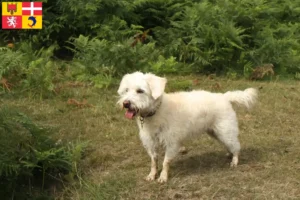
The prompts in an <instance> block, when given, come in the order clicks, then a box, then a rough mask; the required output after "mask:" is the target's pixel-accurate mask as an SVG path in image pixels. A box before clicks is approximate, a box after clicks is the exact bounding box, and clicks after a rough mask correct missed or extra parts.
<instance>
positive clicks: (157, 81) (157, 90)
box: [145, 73, 167, 99]
mask: <svg viewBox="0 0 300 200" xmlns="http://www.w3.org/2000/svg"><path fill="white" fill-rule="evenodd" d="M145 77H146V81H147V82H148V84H149V86H150V90H151V94H152V97H153V98H154V99H157V98H158V97H160V96H161V95H162V94H163V93H164V91H165V87H166V83H167V79H166V78H161V77H158V76H155V75H154V74H150V73H148V74H145Z"/></svg>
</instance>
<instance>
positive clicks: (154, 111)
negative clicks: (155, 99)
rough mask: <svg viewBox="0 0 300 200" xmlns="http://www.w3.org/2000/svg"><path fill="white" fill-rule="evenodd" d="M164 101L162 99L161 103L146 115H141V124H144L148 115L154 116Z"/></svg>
mask: <svg viewBox="0 0 300 200" xmlns="http://www.w3.org/2000/svg"><path fill="white" fill-rule="evenodd" d="M161 103H162V100H160V102H159V104H158V105H157V106H156V107H155V110H153V111H151V112H149V113H147V114H146V115H140V121H141V125H142V126H143V124H144V120H145V118H147V117H152V116H153V115H155V113H156V111H157V110H158V109H159V107H160V105H161Z"/></svg>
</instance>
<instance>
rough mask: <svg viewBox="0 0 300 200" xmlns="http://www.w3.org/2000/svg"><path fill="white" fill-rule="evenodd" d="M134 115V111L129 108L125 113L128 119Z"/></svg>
mask: <svg viewBox="0 0 300 200" xmlns="http://www.w3.org/2000/svg"><path fill="white" fill-rule="evenodd" d="M133 115H134V112H132V111H129V110H127V111H126V113H125V117H126V118H128V119H132V118H133Z"/></svg>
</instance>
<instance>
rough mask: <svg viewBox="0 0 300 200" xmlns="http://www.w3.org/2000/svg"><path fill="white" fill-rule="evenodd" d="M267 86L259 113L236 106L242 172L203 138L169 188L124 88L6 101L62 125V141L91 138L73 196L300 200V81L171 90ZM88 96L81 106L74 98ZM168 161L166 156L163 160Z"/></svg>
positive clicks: (181, 80) (189, 82)
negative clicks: (151, 175) (121, 93)
mask: <svg viewBox="0 0 300 200" xmlns="http://www.w3.org/2000/svg"><path fill="white" fill-rule="evenodd" d="M247 87H257V88H260V90H259V91H260V96H259V103H258V105H257V107H256V108H255V109H254V110H252V111H251V112H246V111H245V110H244V109H241V108H236V110H237V113H238V117H239V127H240V140H241V145H242V152H241V157H240V164H239V166H238V167H237V168H236V169H230V168H229V162H230V160H228V159H227V158H226V156H225V150H224V149H223V147H222V146H221V145H220V144H219V143H217V142H216V141H214V140H212V139H211V138H209V137H208V136H207V135H203V136H201V137H200V138H199V140H194V141H191V142H190V143H188V144H187V147H188V150H189V152H188V153H187V154H185V155H180V156H178V157H177V158H176V160H175V161H174V163H173V164H172V167H171V171H170V172H171V174H170V180H169V182H168V183H167V184H158V183H156V182H150V183H149V182H146V181H144V177H145V176H146V175H147V174H148V172H149V167H150V159H149V157H148V155H147V153H146V152H145V150H144V148H143V147H142V145H141V143H140V141H139V138H138V133H137V132H138V129H137V127H136V124H135V121H129V120H127V119H125V118H124V113H123V112H122V111H121V110H120V109H119V108H118V107H117V106H116V104H115V102H116V90H117V88H114V89H110V90H108V91H102V90H97V89H91V88H81V89H80V88H73V89H68V90H65V91H64V92H63V94H61V95H60V96H59V97H57V98H55V100H54V99H49V100H43V101H38V100H32V99H26V98H16V97H13V96H11V97H5V98H3V99H2V100H1V101H2V103H5V104H9V105H13V106H15V107H18V108H19V109H20V110H22V111H24V112H26V113H28V114H29V115H30V116H31V117H32V118H33V119H35V120H36V121H38V122H39V123H43V124H45V125H50V126H55V127H58V128H59V131H58V133H57V138H59V139H62V140H81V141H87V140H88V141H90V143H89V149H88V151H87V155H86V157H85V158H84V162H83V163H82V169H83V172H84V174H83V175H82V182H81V185H80V184H75V185H74V186H72V185H71V186H66V188H65V190H64V192H63V194H61V198H65V199H66V198H67V196H68V197H71V198H72V199H130V200H132V199H138V200H139V199H300V173H299V172H300V153H299V152H300V139H299V138H300V137H299V130H300V123H299V121H300V114H299V113H300V103H299V102H300V83H299V82H293V81H288V82H249V81H243V80H239V81H230V80H226V79H209V78H206V77H198V80H197V81H195V77H176V78H174V77H173V78H170V81H169V83H168V89H167V90H168V91H174V90H178V89H192V88H201V89H206V90H210V91H216V92H224V91H227V90H233V89H245V88H247ZM69 98H74V99H76V100H78V101H80V102H81V101H83V99H86V100H87V102H88V103H89V104H92V105H94V107H84V108H78V107H76V106H72V105H68V104H67V100H68V99H69ZM161 161H162V157H160V163H161Z"/></svg>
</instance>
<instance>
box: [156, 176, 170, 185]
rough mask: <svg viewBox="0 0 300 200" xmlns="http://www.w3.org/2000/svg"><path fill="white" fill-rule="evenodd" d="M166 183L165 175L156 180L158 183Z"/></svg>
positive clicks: (166, 177)
mask: <svg viewBox="0 0 300 200" xmlns="http://www.w3.org/2000/svg"><path fill="white" fill-rule="evenodd" d="M167 181H168V176H167V175H166V174H161V175H160V177H159V178H158V179H157V182H159V183H166V182H167Z"/></svg>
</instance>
